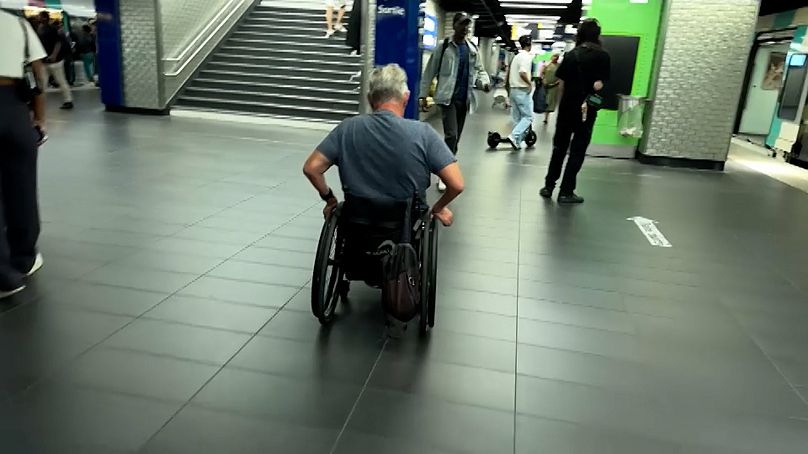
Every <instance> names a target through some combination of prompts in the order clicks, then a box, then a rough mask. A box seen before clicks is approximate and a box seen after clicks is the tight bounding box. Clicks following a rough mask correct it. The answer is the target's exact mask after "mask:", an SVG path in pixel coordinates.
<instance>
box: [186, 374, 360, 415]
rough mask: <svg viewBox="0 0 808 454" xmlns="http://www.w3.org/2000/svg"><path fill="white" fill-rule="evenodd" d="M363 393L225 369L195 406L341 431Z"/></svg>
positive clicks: (341, 386) (348, 387)
mask: <svg viewBox="0 0 808 454" xmlns="http://www.w3.org/2000/svg"><path fill="white" fill-rule="evenodd" d="M360 389H361V385H349V384H345V383H339V382H332V381H324V380H301V379H300V378H288V377H280V376H276V375H267V374H262V373H257V372H250V371H244V370H238V369H232V368H225V369H224V370H223V371H222V372H221V373H219V374H218V375H217V376H216V378H214V379H213V380H212V381H211V382H210V383H208V384H207V385H206V386H205V388H204V389H203V390H202V391H201V392H200V393H199V394H198V395H197V396H196V397H195V398H194V400H193V401H192V405H193V406H197V407H204V408H209V409H213V410H220V411H228V412H235V413H239V414H242V415H245V416H251V417H258V418H264V419H269V420H272V421H279V422H283V423H285V424H293V425H306V426H309V427H318V428H324V429H333V430H339V429H340V428H341V427H342V425H343V422H344V421H345V419H346V418H347V417H348V413H349V412H350V411H351V408H352V406H353V403H354V401H355V400H356V398H357V396H359V391H360Z"/></svg>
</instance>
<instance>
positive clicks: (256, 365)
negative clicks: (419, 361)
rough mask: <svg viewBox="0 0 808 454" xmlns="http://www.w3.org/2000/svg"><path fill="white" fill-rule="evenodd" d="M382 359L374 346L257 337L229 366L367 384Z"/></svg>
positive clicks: (306, 378)
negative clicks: (374, 368)
mask: <svg viewBox="0 0 808 454" xmlns="http://www.w3.org/2000/svg"><path fill="white" fill-rule="evenodd" d="M378 355H379V346H378V345H375V344H373V343H369V344H361V343H358V342H355V343H349V344H346V343H344V342H339V341H335V342H329V341H327V340H325V341H322V342H316V343H311V342H307V341H297V340H289V339H281V338H272V337H256V338H255V339H253V340H252V341H250V343H249V344H247V346H246V347H244V349H243V350H242V351H241V352H240V353H239V354H238V355H237V356H236V357H235V358H233V361H231V362H230V364H229V366H230V367H234V368H244V369H249V370H253V371H259V372H267V373H271V374H273V375H280V376H284V377H290V378H301V379H305V380H328V381H344V382H347V383H353V384H358V385H361V384H364V382H365V380H366V379H367V377H368V375H369V374H370V371H371V369H372V368H373V364H374V362H375V361H376V358H377V357H378Z"/></svg>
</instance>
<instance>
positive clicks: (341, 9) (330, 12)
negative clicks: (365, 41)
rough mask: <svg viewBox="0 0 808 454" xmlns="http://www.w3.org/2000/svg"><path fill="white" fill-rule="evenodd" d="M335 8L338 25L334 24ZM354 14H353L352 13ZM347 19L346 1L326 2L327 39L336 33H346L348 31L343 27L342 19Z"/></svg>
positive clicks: (329, 0)
mask: <svg viewBox="0 0 808 454" xmlns="http://www.w3.org/2000/svg"><path fill="white" fill-rule="evenodd" d="M334 8H336V9H337V24H336V25H333V22H334ZM351 14H353V13H351ZM343 17H345V0H325V23H326V27H328V28H327V29H326V32H325V37H326V38H330V37H332V36H334V33H336V32H340V33H345V32H347V31H348V30H347V29H345V26H344V25H342V18H343Z"/></svg>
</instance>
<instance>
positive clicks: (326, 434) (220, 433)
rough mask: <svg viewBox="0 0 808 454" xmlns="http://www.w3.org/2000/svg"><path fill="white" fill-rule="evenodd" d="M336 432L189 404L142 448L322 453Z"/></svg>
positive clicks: (256, 453)
mask: <svg viewBox="0 0 808 454" xmlns="http://www.w3.org/2000/svg"><path fill="white" fill-rule="evenodd" d="M338 433H339V432H338V431H337V430H335V429H317V428H311V427H305V426H303V425H292V424H287V423H284V422H282V421H278V422H268V421H266V420H256V419H254V418H250V417H245V416H239V415H236V414H232V413H223V412H217V411H211V410H206V409H204V408H195V407H189V408H185V409H184V410H182V411H181V412H180V413H179V414H178V415H177V416H176V417H174V418H173V419H172V420H171V422H170V423H169V424H168V425H167V426H166V427H164V428H163V429H162V430H161V431H160V432H159V433H158V434H157V436H156V437H154V439H152V440H151V441H150V442H149V443H148V444H147V445H146V446H145V447H144V448H143V449H142V451H141V452H144V453H154V454H157V453H160V454H163V453H166V454H168V453H172V454H180V453H200V454H201V453H211V454H214V453H223V452H238V453H244V454H248V453H254V454H262V453H270V452H279V453H280V452H282V453H295V454H322V453H327V452H329V451H330V449H331V446H332V445H333V443H334V441H335V440H336V438H337V434H338Z"/></svg>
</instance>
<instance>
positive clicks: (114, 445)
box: [0, 384, 179, 454]
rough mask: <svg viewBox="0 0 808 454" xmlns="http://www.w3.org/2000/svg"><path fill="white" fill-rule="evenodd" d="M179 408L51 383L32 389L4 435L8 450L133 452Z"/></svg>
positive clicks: (13, 409)
mask: <svg viewBox="0 0 808 454" xmlns="http://www.w3.org/2000/svg"><path fill="white" fill-rule="evenodd" d="M178 409H179V404H172V403H166V402H157V401H154V400H146V399H140V398H137V397H133V396H126V395H121V394H114V393H108V392H104V391H97V390H91V389H86V388H79V387H75V386H68V385H61V384H59V385H48V386H45V387H40V388H35V389H33V390H31V391H30V392H28V393H26V395H25V397H24V398H23V399H21V400H20V401H18V402H16V403H15V404H14V405H13V406H12V407H11V409H10V414H11V415H14V416H13V418H9V419H7V420H6V421H5V422H4V424H3V427H2V428H0V435H1V436H2V437H1V438H2V440H3V441H2V443H3V450H4V451H7V452H36V453H60V452H61V453H66V452H81V453H90V454H102V453H124V452H134V451H136V450H137V449H139V448H140V447H141V446H142V445H143V444H144V443H146V441H147V440H148V439H149V438H150V437H151V436H152V434H154V433H155V432H157V430H159V429H160V427H161V426H162V425H163V424H165V423H166V421H168V420H169V418H170V417H171V415H172V414H173V413H174V412H175V411H177V410H178ZM9 416H10V415H9ZM44 433H47V436H43V434H44Z"/></svg>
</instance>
